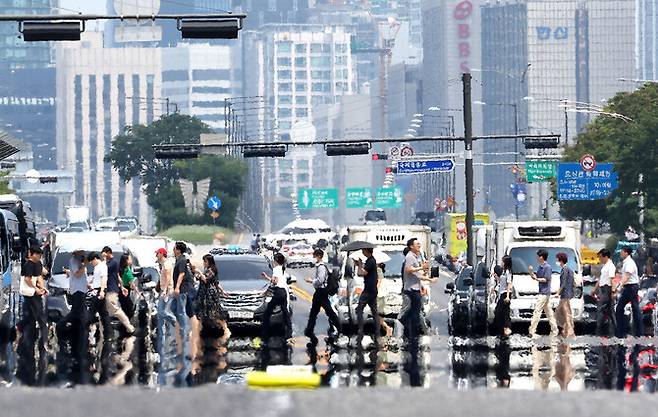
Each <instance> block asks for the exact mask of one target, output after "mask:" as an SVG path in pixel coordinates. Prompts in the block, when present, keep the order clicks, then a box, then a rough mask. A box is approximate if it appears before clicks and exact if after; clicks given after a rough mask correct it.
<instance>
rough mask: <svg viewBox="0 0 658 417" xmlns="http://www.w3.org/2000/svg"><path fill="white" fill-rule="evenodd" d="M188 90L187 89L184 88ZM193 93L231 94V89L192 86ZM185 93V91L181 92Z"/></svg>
mask: <svg viewBox="0 0 658 417" xmlns="http://www.w3.org/2000/svg"><path fill="white" fill-rule="evenodd" d="M184 91H186V90H184ZM192 93H201V94H230V93H231V89H230V88H226V87H192ZM181 94H183V92H181Z"/></svg>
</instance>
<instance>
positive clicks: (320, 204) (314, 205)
mask: <svg viewBox="0 0 658 417" xmlns="http://www.w3.org/2000/svg"><path fill="white" fill-rule="evenodd" d="M297 204H298V205H299V208H300V210H309V209H321V208H336V207H338V190H337V189H336V188H300V189H299V190H298V191H297Z"/></svg>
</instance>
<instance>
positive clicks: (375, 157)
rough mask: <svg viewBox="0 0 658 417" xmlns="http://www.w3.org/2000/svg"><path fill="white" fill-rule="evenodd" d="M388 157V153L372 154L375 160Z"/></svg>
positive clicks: (384, 159) (382, 159) (383, 159)
mask: <svg viewBox="0 0 658 417" xmlns="http://www.w3.org/2000/svg"><path fill="white" fill-rule="evenodd" d="M387 159H388V154H386V153H373V154H372V160H373V161H386V160H387Z"/></svg>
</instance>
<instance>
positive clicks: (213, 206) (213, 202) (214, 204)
mask: <svg viewBox="0 0 658 417" xmlns="http://www.w3.org/2000/svg"><path fill="white" fill-rule="evenodd" d="M221 206H222V200H220V199H219V197H217V196H216V195H214V196H212V197H210V198H209V199H208V208H209V209H210V210H213V211H217V210H219V208H220V207H221Z"/></svg>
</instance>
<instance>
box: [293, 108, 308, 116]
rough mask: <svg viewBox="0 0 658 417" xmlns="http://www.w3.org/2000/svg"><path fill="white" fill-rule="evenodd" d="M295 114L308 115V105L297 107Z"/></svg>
mask: <svg viewBox="0 0 658 417" xmlns="http://www.w3.org/2000/svg"><path fill="white" fill-rule="evenodd" d="M295 116H297V117H308V109H307V108H306V107H299V108H296V109H295Z"/></svg>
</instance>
